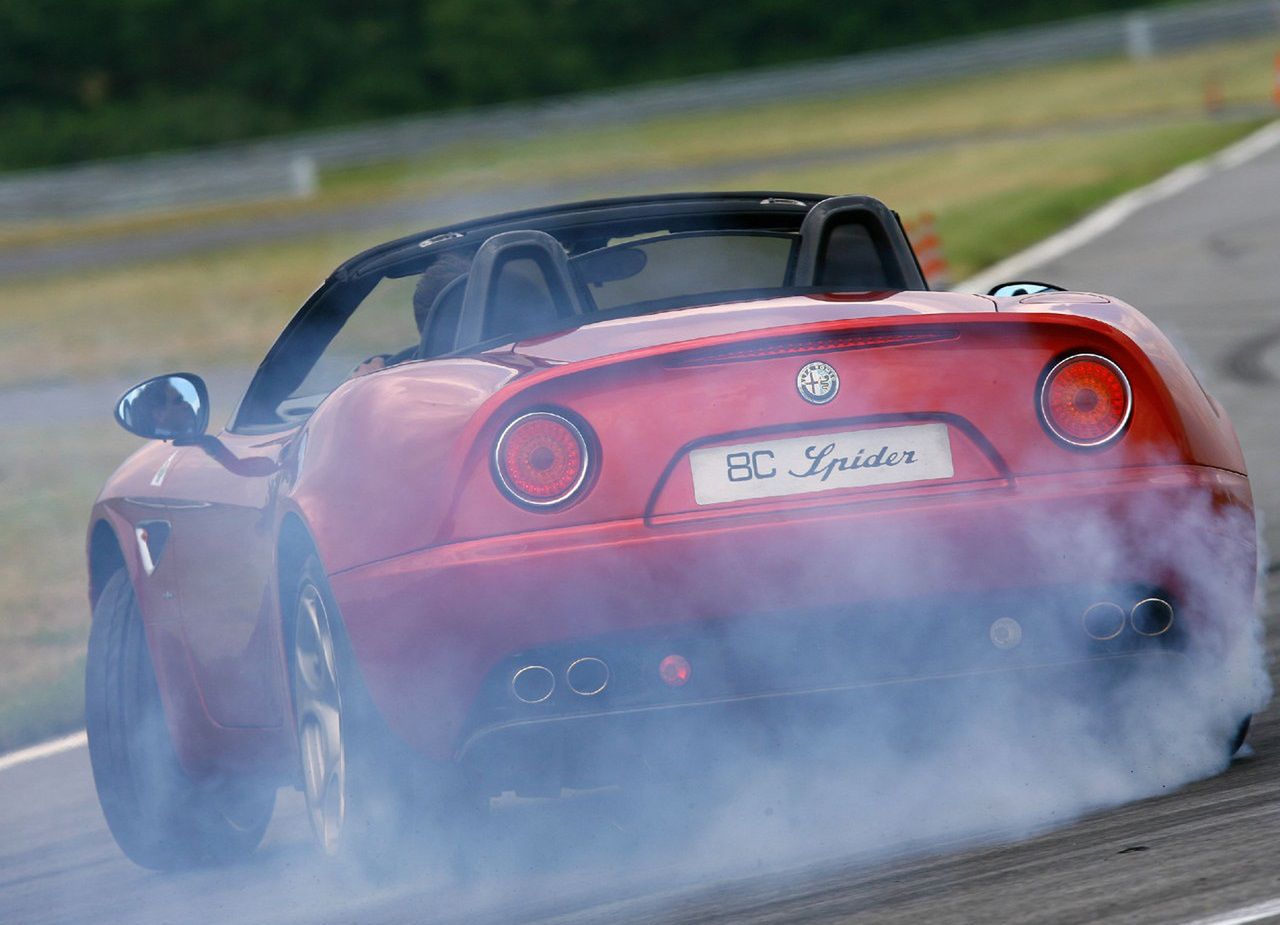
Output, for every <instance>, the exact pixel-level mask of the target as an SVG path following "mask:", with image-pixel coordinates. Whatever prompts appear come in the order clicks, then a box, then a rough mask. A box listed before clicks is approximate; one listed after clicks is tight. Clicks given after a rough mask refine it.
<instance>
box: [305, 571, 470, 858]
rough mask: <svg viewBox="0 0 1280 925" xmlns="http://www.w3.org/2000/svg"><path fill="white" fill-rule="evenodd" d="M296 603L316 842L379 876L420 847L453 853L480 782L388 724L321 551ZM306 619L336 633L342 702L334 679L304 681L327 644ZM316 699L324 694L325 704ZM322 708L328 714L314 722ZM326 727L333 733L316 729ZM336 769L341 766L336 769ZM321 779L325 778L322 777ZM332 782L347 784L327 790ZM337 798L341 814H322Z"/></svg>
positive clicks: (333, 665) (334, 655) (332, 640)
mask: <svg viewBox="0 0 1280 925" xmlns="http://www.w3.org/2000/svg"><path fill="white" fill-rule="evenodd" d="M293 602H294V605H293V613H292V624H291V625H290V626H289V632H288V636H287V638H288V640H289V644H290V649H291V653H290V659H289V668H290V677H291V680H292V687H293V696H294V711H293V712H294V718H295V726H296V729H297V734H298V755H299V759H300V762H301V764H302V767H301V768H300V774H299V778H300V780H301V781H302V783H303V786H302V789H303V795H304V797H305V798H306V800H307V808H308V815H310V817H311V822H312V830H313V832H314V834H315V836H316V842H317V844H318V846H319V848H320V849H321V851H322V852H323V853H325V854H328V855H331V856H338V857H347V858H350V859H352V860H354V861H355V862H357V863H358V864H359V865H360V866H362V867H363V868H364V869H365V870H366V872H369V873H373V874H377V875H394V874H396V873H398V872H399V870H401V869H402V868H404V867H405V866H406V863H407V862H408V861H409V858H410V856H411V855H413V856H420V855H421V854H422V852H423V851H424V850H425V851H427V852H428V853H437V852H438V851H439V850H441V849H443V850H444V851H445V852H447V853H448V854H449V856H450V857H452V856H453V853H454V850H455V848H456V846H457V844H458V842H459V839H460V836H461V833H462V831H463V829H464V828H465V824H469V823H473V822H474V821H475V819H476V817H477V815H478V814H479V813H480V810H481V808H482V804H481V801H480V800H479V798H478V797H477V796H476V793H475V788H474V787H472V786H471V785H470V782H469V781H468V780H467V778H466V776H465V775H464V774H463V773H462V772H461V771H460V770H459V769H458V768H457V767H456V766H454V765H451V764H436V763H432V762H429V761H427V760H425V759H423V758H422V757H421V756H420V755H418V754H417V753H415V752H414V751H413V750H412V749H411V748H410V747H409V746H408V745H406V744H405V743H404V742H403V741H402V740H400V739H399V738H398V737H397V736H396V735H395V734H394V733H393V732H392V731H391V730H390V728H389V727H388V726H387V724H386V721H385V720H383V718H382V716H381V714H380V713H379V712H378V710H377V708H376V707H375V706H374V704H373V700H372V698H371V697H370V696H369V693H368V691H367V689H366V688H365V686H364V683H363V681H362V679H361V675H360V671H359V669H358V667H357V665H356V662H355V658H354V654H353V653H352V650H351V646H350V643H349V641H348V638H347V635H346V631H345V628H344V626H343V622H342V617H341V614H340V613H339V611H338V605H337V602H336V601H335V600H334V598H333V594H332V592H331V591H330V589H329V582H328V579H327V578H326V576H325V573H324V570H323V568H322V567H321V565H320V561H319V560H318V559H317V558H316V557H315V556H314V555H312V556H310V557H308V558H307V560H306V561H305V562H304V564H303V566H302V568H301V569H300V571H299V573H298V578H297V582H296V585H295V591H294V595H293ZM317 607H318V608H319V611H320V613H319V619H318V620H317V619H316V612H317ZM309 621H311V622H312V623H314V624H318V625H319V626H320V627H321V628H322V630H325V629H327V631H328V633H329V643H328V646H327V648H328V649H330V650H331V661H330V663H329V665H328V666H326V667H325V668H324V669H323V670H324V671H331V672H332V674H333V675H334V677H333V685H332V687H333V689H334V690H335V691H336V702H333V701H330V700H328V698H327V697H325V696H324V695H323V693H317V691H323V690H327V689H328V687H329V685H328V683H327V682H326V683H322V684H320V685H319V686H318V687H317V686H315V685H314V682H308V681H307V680H306V679H307V677H308V676H311V677H313V678H314V677H315V675H316V674H317V672H315V671H314V670H313V669H314V666H316V665H317V664H318V660H319V659H320V653H321V652H323V651H324V650H325V648H326V645H324V644H321V645H317V644H316V642H315V633H314V630H311V629H309V628H308V622H309ZM309 666H310V667H309ZM309 687H311V689H310V690H309V689H308V688H309ZM317 700H321V701H325V702H323V703H320V704H319V710H317V704H316V701H317ZM335 709H336V714H337V715H336V717H334V716H333V715H332V713H333V712H334V711H335ZM317 713H327V714H330V715H329V716H328V717H327V718H326V719H325V720H324V721H323V722H316V721H315V720H316V715H317ZM319 726H324V728H325V730H326V732H325V733H323V734H321V733H319V731H318V727H319ZM308 728H310V730H311V731H310V736H311V737H312V738H310V739H309V737H308V732H307V731H306V730H307V729H308ZM335 729H336V730H338V731H339V741H338V742H337V743H336V745H335V743H333V742H331V741H327V740H326V744H325V746H324V751H325V753H326V754H325V757H324V759H323V760H322V762H321V765H320V766H319V767H318V768H317V767H316V766H313V767H308V762H309V761H310V760H311V758H310V756H311V755H313V754H314V745H315V739H314V736H316V735H317V734H320V735H321V738H325V736H326V735H328V734H330V733H331V731H332V730H335ZM335 768H337V769H339V770H340V773H339V774H337V775H334V774H333V771H334V769H335ZM321 779H323V780H324V782H325V786H324V787H319V786H318V782H319V781H320V780H321ZM334 785H340V786H341V787H342V792H341V793H337V794H335V793H330V792H328V787H330V786H334ZM313 788H315V789H313ZM338 807H340V808H341V818H339V819H337V820H335V819H334V818H333V817H332V815H325V813H328V812H330V811H332V810H333V809H334V808H338ZM321 808H323V810H324V813H322V812H319V810H320V809H321ZM335 822H336V825H335Z"/></svg>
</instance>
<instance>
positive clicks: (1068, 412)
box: [1040, 353, 1133, 447]
mask: <svg viewBox="0 0 1280 925" xmlns="http://www.w3.org/2000/svg"><path fill="white" fill-rule="evenodd" d="M1132 412H1133V393H1132V392H1131V391H1130V389H1129V380H1128V379H1126V378H1125V375H1124V373H1123V372H1121V371H1120V367H1119V366H1117V365H1116V364H1115V363H1113V362H1111V361H1110V360H1108V359H1107V358H1106V357H1102V356H1098V355H1097V354H1094V353H1078V354H1076V355H1075V356H1069V357H1067V358H1066V359H1064V360H1060V361H1059V362H1058V363H1056V364H1054V366H1053V367H1052V368H1051V369H1050V370H1049V372H1048V374H1047V375H1046V376H1045V378H1044V384H1043V385H1042V386H1041V387H1040V414H1041V417H1042V418H1043V419H1044V423H1045V426H1046V427H1048V428H1049V431H1050V432H1051V433H1052V434H1053V435H1054V436H1055V437H1057V438H1058V439H1059V440H1061V441H1062V442H1063V443H1067V444H1070V445H1071V446H1079V447H1097V446H1103V445H1104V444H1107V443H1110V442H1111V441H1112V440H1114V439H1116V437H1118V436H1120V433H1121V431H1123V430H1124V426H1125V425H1126V424H1127V423H1129V415H1130V414H1131V413H1132Z"/></svg>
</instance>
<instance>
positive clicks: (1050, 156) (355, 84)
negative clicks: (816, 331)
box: [0, 0, 1280, 751]
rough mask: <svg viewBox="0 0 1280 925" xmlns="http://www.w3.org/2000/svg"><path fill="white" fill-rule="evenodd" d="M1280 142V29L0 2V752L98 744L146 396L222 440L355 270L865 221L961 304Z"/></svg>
mask: <svg viewBox="0 0 1280 925" xmlns="http://www.w3.org/2000/svg"><path fill="white" fill-rule="evenodd" d="M1277 113H1280V3H1277V2H1276V0H1248V2H1223V3H1203V2H1201V3H1191V4H1176V5H1154V4H1147V5H1140V4H1136V3H1134V2H1133V0H1053V2H1049V0H1029V2H1023V3H1020V4H1016V5H1009V4H1004V3H997V2H994V0H949V2H947V3H945V4H927V5H925V4H916V5H911V4H902V3H896V2H889V0H866V2H861V3H858V4H837V5H832V4H830V3H825V2H819V0H787V2H778V0H739V2H736V3H732V4H714V3H702V2H699V3H695V2H690V0H653V2H645V3H635V2H628V3H624V2H618V0H367V2H362V3H352V2H344V0H308V2H306V3H302V2H298V0H277V2H274V3H271V4H263V3H260V2H254V0H204V2H197V0H184V2H181V3H179V2H177V0H84V2H82V3H79V4H77V5H76V6H75V8H74V9H68V8H67V6H66V5H65V4H55V3H52V2H48V0H5V2H4V3H3V4H0V293H2V295H0V751H3V750H5V749H8V748H11V747H14V746H17V745H20V744H24V743H27V742H30V741H34V740H38V739H41V738H45V737H47V736H49V735H52V734H55V733H57V732H60V731H65V730H68V729H75V728H78V727H79V726H80V725H81V702H80V701H81V696H82V695H81V685H82V681H81V673H82V670H83V650H84V645H85V640H86V638H87V634H88V611H87V606H86V604H85V592H84V567H83V553H82V545H83V530H84V526H85V517H86V515H87V512H88V509H89V505H90V504H91V502H92V500H93V498H94V496H95V494H96V492H97V490H98V487H99V486H100V485H101V483H102V482H103V480H104V479H105V477H106V476H107V475H108V474H109V473H110V472H111V470H112V469H113V468H114V467H115V466H116V465H117V464H118V463H119V461H120V460H122V459H123V458H124V456H125V455H126V454H127V453H129V452H130V451H131V450H132V449H133V448H134V447H135V446H136V445H137V441H136V440H135V438H132V437H130V436H128V435H127V434H125V433H124V432H123V431H122V430H120V429H119V428H117V427H116V426H115V425H114V423H112V421H111V408H112V405H113V403H114V400H115V398H116V397H117V396H118V395H119V394H120V393H121V392H122V391H123V390H124V389H125V388H126V387H127V386H129V385H130V384H131V383H132V382H133V381H135V380H137V379H140V378H142V377H144V376H147V375H151V374H155V373H160V372H166V371H170V370H175V369H187V370H191V371H194V372H198V373H200V374H202V375H204V376H205V377H206V378H207V379H208V380H209V382H210V384H211V392H212V400H213V405H214V421H215V422H219V423H220V422H221V421H223V420H225V418H226V416H227V415H228V414H229V413H230V411H231V409H232V408H233V407H234V405H235V403H236V401H237V399H238V398H239V389H240V388H241V387H242V386H243V384H244V383H245V382H246V381H247V377H248V375H249V373H250V372H251V371H252V369H253V367H254V365H255V364H256V363H257V361H258V359H260V357H261V356H262V355H263V354H264V353H265V351H266V350H267V348H268V347H269V346H270V344H271V342H272V340H273V338H274V336H275V335H276V333H277V332H278V331H279V330H280V329H281V327H282V326H283V325H284V324H285V322H286V321H287V320H288V318H289V317H290V315H291V314H292V312H293V311H294V310H295V309H296V308H297V306H298V305H300V304H301V303H302V301H303V300H304V299H305V298H306V296H307V295H308V294H309V293H310V292H311V291H312V290H313V289H314V288H315V286H316V285H317V284H318V283H319V282H320V281H321V280H322V279H323V278H324V277H325V275H326V274H327V272H328V271H329V270H330V269H331V268H332V267H333V266H334V265H336V264H337V263H338V262H340V261H341V260H343V259H345V258H346V257H348V256H350V255H351V254H353V253H355V252H356V251H358V250H361V249H363V248H365V247H367V246H370V245H373V244H376V243H378V242H379V241H382V240H385V239H387V238H390V237H392V236H395V235H399V234H404V233H409V232H412V231H415V230H420V229H426V228H431V227H434V226H438V225H442V224H445V223H449V222H453V221H456V220H460V219H464V218H468V217H474V216H479V215H483V214H487V213H493V212H498V211H508V210H512V209H517V208H526V207H530V206H536V205H540V204H546V203H550V202H556V201H564V200H571V199H586V198H591V197H597V196H610V195H624V194H631V193H640V192H659V191H672V190H689V189H779V190H797V191H803V192H818V193H833V194H834V193H853V192H857V193H868V194H871V195H875V196H878V197H880V198H882V199H883V200H885V201H886V202H887V203H888V204H889V205H890V206H891V207H892V208H894V209H896V210H898V211H899V212H900V213H901V215H902V216H903V218H904V220H905V221H906V222H907V224H908V227H909V229H910V232H911V234H912V236H913V238H914V239H915V242H916V244H917V247H918V248H920V249H921V250H922V252H923V253H922V256H923V258H924V259H925V263H926V270H927V272H928V273H929V275H930V279H931V283H932V284H933V285H935V286H937V287H945V286H949V285H956V284H962V283H963V281H964V280H965V279H966V277H968V276H970V275H972V274H973V273H975V272H977V271H978V270H980V269H982V268H983V267H985V266H988V265H990V264H991V263H994V262H995V261H997V260H999V259H1001V258H1002V257H1005V256H1008V255H1009V254H1012V253H1014V252H1016V251H1018V250H1020V249H1022V248H1024V247H1026V246H1028V245H1030V244H1032V243H1034V242H1035V241H1037V240H1039V239H1041V238H1043V237H1044V236H1046V235H1047V234H1050V233H1052V232H1053V231H1056V230H1058V229H1060V228H1062V227H1064V226H1065V225H1067V224H1069V223H1071V222H1072V221H1074V220H1075V219H1077V218H1079V217H1081V216H1082V215H1084V214H1086V213H1087V212H1088V211H1089V210H1090V209H1092V208H1094V207H1096V206H1098V205H1099V204H1101V203H1103V202H1105V201H1107V200H1108V199H1110V198H1112V197H1114V196H1116V195H1118V194H1120V193H1122V192H1124V191H1125V190H1127V189H1130V188H1133V187H1136V186H1139V185H1142V184H1144V183H1147V182H1149V181H1151V180H1153V179H1154V178H1156V177H1159V176H1161V175H1162V174H1164V173H1166V172H1168V171H1169V170H1171V169H1173V168H1175V167H1177V166H1178V165H1180V164H1183V163H1187V162H1189V161H1193V160H1196V159H1198V158H1201V157H1204V156H1206V155H1208V154H1210V153H1212V152H1214V151H1216V150H1218V149H1220V148H1222V147H1224V146H1225V145H1227V144H1229V143H1231V142H1233V141H1235V140H1237V139H1239V138H1242V137H1244V136H1246V135H1247V134H1249V133H1250V132H1252V131H1254V130H1255V129H1257V128H1258V127H1259V126H1261V125H1263V124H1264V123H1266V122H1268V121H1270V120H1273V119H1275V118H1276V116H1277Z"/></svg>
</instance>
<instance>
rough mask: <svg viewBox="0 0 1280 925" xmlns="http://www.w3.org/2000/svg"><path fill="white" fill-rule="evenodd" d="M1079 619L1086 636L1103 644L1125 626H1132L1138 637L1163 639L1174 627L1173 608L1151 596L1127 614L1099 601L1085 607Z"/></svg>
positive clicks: (1113, 605)
mask: <svg viewBox="0 0 1280 925" xmlns="http://www.w3.org/2000/svg"><path fill="white" fill-rule="evenodd" d="M1080 620H1081V622H1082V623H1083V624H1084V631H1085V635H1087V636H1088V637H1089V638H1090V639H1097V640H1099V641H1102V642H1105V641H1106V640H1108V639H1115V638H1116V637H1117V636H1119V635H1120V634H1121V633H1122V632H1124V628H1125V626H1126V625H1128V626H1131V627H1133V631H1134V632H1135V633H1137V634H1138V635H1139V636H1160V635H1163V634H1164V633H1167V632H1168V631H1169V629H1170V628H1171V627H1172V626H1173V605H1172V604H1170V603H1169V602H1168V601H1166V600H1163V599H1162V598H1158V597H1148V598H1144V599H1143V600H1140V601H1138V603H1136V604H1134V605H1133V607H1131V608H1130V609H1129V611H1128V612H1127V613H1126V612H1125V609H1124V608H1123V607H1121V606H1120V605H1119V604H1115V603H1112V602H1111V601H1098V602H1097V603H1096V604H1091V605H1089V606H1088V607H1086V608H1085V611H1084V613H1083V614H1081V615H1080Z"/></svg>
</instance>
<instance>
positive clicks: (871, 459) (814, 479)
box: [689, 424, 955, 504]
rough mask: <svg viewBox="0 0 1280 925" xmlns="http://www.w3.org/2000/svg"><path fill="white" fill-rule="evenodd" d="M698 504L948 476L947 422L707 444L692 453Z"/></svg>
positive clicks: (927, 479) (691, 458) (950, 469)
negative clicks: (735, 442)
mask: <svg viewBox="0 0 1280 925" xmlns="http://www.w3.org/2000/svg"><path fill="white" fill-rule="evenodd" d="M689 462H690V464H691V466H692V467H693V496H694V499H695V500H696V501H697V502H698V504H723V503H724V502H726V501H743V500H746V499H749V498H773V497H777V496H779V495H796V494H801V493H803V492H814V491H830V490H832V489H835V488H860V487H863V486H868V485H891V484H895V483H898V482H927V481H934V480H937V479H949V478H951V476H952V475H954V474H955V470H954V468H953V467H952V465H951V440H950V438H949V437H948V434H947V425H945V424H911V425H907V426H903V427H881V428H877V429H875V430H853V431H847V432H845V433H839V434H819V435H817V436H811V437H787V438H785V439H782V440H761V441H756V442H752V443H739V444H735V445H733V446H717V447H705V448H703V449H700V450H694V451H693V452H692V453H690V454H689Z"/></svg>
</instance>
